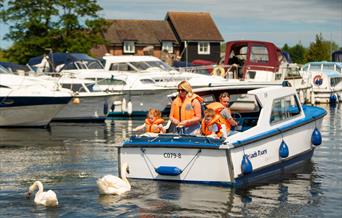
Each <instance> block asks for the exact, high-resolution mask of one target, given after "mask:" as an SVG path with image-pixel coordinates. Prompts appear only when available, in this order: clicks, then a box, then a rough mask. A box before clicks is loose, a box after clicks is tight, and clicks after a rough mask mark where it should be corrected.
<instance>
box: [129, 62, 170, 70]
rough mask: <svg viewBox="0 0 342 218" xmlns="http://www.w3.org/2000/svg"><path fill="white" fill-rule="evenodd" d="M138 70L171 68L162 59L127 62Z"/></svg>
mask: <svg viewBox="0 0 342 218" xmlns="http://www.w3.org/2000/svg"><path fill="white" fill-rule="evenodd" d="M129 63H130V64H131V65H132V66H134V67H135V68H136V69H137V70H138V71H139V70H148V69H149V68H159V69H161V70H163V71H170V70H172V68H171V67H170V66H168V65H167V64H165V63H164V62H162V61H140V62H129Z"/></svg>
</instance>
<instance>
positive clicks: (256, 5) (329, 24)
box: [0, 0, 342, 48]
mask: <svg viewBox="0 0 342 218" xmlns="http://www.w3.org/2000/svg"><path fill="white" fill-rule="evenodd" d="M98 2H99V5H100V6H101V7H102V8H103V10H102V11H101V12H100V13H99V15H100V16H102V17H104V18H108V19H146V20H163V19H164V18H165V15H166V13H167V11H192V12H209V13H210V14H211V16H212V18H213V19H214V22H215V23H216V25H217V27H218V29H219V31H220V32H221V34H222V36H223V38H224V40H225V41H231V40H239V39H250V40H262V41H271V42H273V43H275V44H276V45H278V46H279V47H283V45H284V44H285V43H287V44H288V45H290V46H293V45H295V44H297V43H301V44H302V45H304V46H306V47H308V46H309V44H310V43H311V42H314V41H315V35H316V34H318V33H322V34H323V38H324V39H326V40H332V41H334V42H336V43H337V44H338V45H339V46H340V47H341V46H342V0H259V1H258V0H173V1H170V0H98ZM0 30H1V31H0V38H2V37H3V36H4V35H5V33H6V32H8V25H6V24H3V23H0ZM10 45H11V42H9V41H5V40H1V41H0V48H7V47H9V46H10Z"/></svg>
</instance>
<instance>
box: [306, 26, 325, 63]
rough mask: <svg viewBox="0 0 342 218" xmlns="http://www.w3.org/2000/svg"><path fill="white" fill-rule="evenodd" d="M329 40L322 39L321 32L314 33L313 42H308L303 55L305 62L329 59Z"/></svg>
mask: <svg viewBox="0 0 342 218" xmlns="http://www.w3.org/2000/svg"><path fill="white" fill-rule="evenodd" d="M330 45H331V42H329V43H327V41H324V39H323V36H322V33H320V34H316V40H315V42H312V43H310V46H309V48H308V52H307V53H306V55H305V60H306V62H310V61H329V60H330V58H331V47H330Z"/></svg>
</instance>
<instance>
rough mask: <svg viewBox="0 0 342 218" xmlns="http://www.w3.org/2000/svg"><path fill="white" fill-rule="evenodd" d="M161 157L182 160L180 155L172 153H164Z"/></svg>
mask: <svg viewBox="0 0 342 218" xmlns="http://www.w3.org/2000/svg"><path fill="white" fill-rule="evenodd" d="M163 156H164V158H182V154H181V153H172V152H168V153H164V154H163Z"/></svg>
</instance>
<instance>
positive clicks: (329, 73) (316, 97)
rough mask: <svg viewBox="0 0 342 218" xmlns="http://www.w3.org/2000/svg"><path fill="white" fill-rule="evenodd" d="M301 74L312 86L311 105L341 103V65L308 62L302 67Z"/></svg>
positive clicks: (336, 63) (337, 63) (325, 62)
mask: <svg viewBox="0 0 342 218" xmlns="http://www.w3.org/2000/svg"><path fill="white" fill-rule="evenodd" d="M301 74H302V75H303V77H305V78H306V79H307V83H310V84H311V85H312V92H313V96H312V97H313V100H312V103H333V104H334V103H336V102H341V101H342V63H339V62H327V61H322V62H309V63H307V64H305V65H304V66H303V69H302V71H301Z"/></svg>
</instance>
